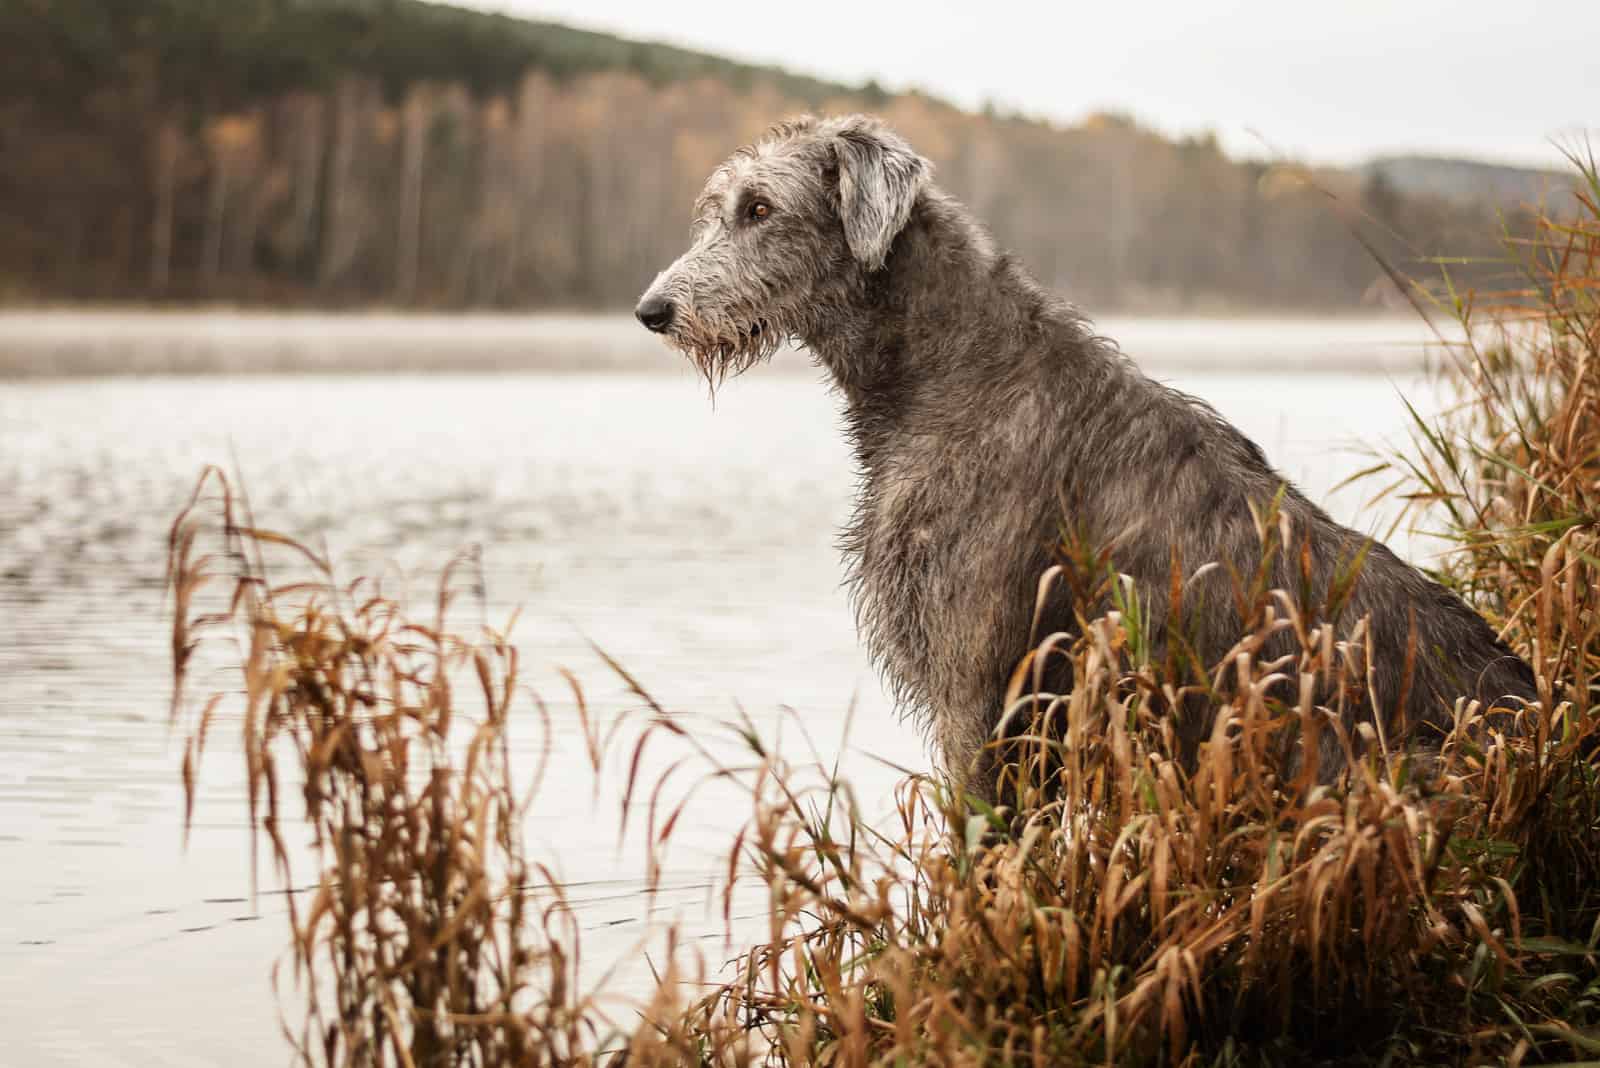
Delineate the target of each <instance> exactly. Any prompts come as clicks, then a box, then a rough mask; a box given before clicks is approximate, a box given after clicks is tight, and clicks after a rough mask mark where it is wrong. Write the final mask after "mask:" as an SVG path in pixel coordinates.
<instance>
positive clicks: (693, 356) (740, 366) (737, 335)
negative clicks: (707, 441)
mask: <svg viewBox="0 0 1600 1068" xmlns="http://www.w3.org/2000/svg"><path fill="white" fill-rule="evenodd" d="M785 336H786V331H785V330H784V328H783V326H782V324H781V322H780V320H779V318H778V317H777V316H776V315H754V314H752V315H749V316H743V317H736V316H732V315H708V314H706V313H704V312H701V311H699V310H697V309H696V310H689V311H687V312H686V313H685V314H683V315H680V316H679V317H678V319H677V321H676V322H675V323H674V324H673V326H672V329H671V330H670V331H669V332H668V340H670V341H671V343H672V344H673V346H674V347H676V348H677V349H678V350H679V351H681V352H682V353H683V354H684V355H686V356H688V357H689V362H691V363H692V364H694V367H695V370H696V371H699V372H700V376H701V377H702V378H704V379H705V380H706V386H707V388H709V389H710V390H711V391H712V392H713V393H715V392H716V390H717V387H719V386H721V385H722V383H723V382H724V381H726V380H727V379H729V378H733V377H737V376H738V375H741V374H743V373H744V372H746V371H748V370H749V369H750V368H752V367H754V366H755V365H756V364H758V363H762V362H764V361H766V360H769V359H771V358H772V355H773V353H775V352H777V351H778V347H779V346H780V345H782V344H783V340H784V338H785Z"/></svg>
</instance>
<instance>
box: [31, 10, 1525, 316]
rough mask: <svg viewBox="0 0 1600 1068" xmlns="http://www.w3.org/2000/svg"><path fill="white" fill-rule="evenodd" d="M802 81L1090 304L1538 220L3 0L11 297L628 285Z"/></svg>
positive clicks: (520, 43) (767, 98) (597, 51)
mask: <svg viewBox="0 0 1600 1068" xmlns="http://www.w3.org/2000/svg"><path fill="white" fill-rule="evenodd" d="M808 110H809V111H820V112H838V111H846V110H852V111H853V110H871V111H875V112H877V113H879V114H881V115H883V116H884V117H885V118H886V119H887V120H888V121H889V122H890V123H892V124H893V125H894V126H896V127H897V128H898V129H899V130H900V131H901V132H902V133H903V134H905V135H906V136H907V137H908V138H909V139H910V140H911V141H912V143H913V144H915V145H916V146H917V147H918V148H919V150H921V151H922V152H923V153H924V154H926V155H927V156H929V157H930V158H931V159H932V160H933V161H934V163H935V165H936V168H937V176H938V179H939V180H940V181H941V183H942V184H943V185H944V186H945V187H946V188H948V189H950V190H951V191H952V192H953V193H955V194H956V195H957V196H959V197H961V198H962V199H963V200H964V201H965V202H966V203H967V204H968V205H969V206H971V207H972V208H973V209H974V210H975V211H976V212H977V213H978V215H979V216H980V217H982V218H983V219H985V220H986V221H987V222H988V223H989V225H990V226H991V227H992V229H993V230H994V232H995V235H996V237H997V238H998V240H999V241H1000V242H1001V244H1003V245H1005V246H1007V247H1009V248H1010V249H1012V250H1013V251H1014V252H1016V253H1017V254H1018V255H1020V256H1021V257H1022V258H1023V259H1024V261H1026V262H1027V263H1028V264H1029V265H1030V266H1031V268H1032V269H1033V270H1034V272H1035V273H1036V274H1037V275H1038V276H1039V277H1040V279H1041V280H1042V281H1043V282H1045V283H1046V284H1047V285H1049V286H1051V287H1053V288H1055V289H1057V290H1059V291H1061V292H1063V293H1065V294H1067V295H1068V296H1070V297H1071V298H1072V299H1074V300H1076V301H1078V302H1080V303H1083V304H1085V305H1086V306H1089V307H1091V308H1097V309H1111V310H1135V311H1190V312H1196V311H1199V312H1204V311H1218V312H1222V311H1239V310H1252V309H1266V310H1272V309H1294V310H1324V311H1331V310H1341V309H1357V308H1360V307H1362V306H1371V305H1374V304H1383V303H1386V302H1392V301H1393V300H1394V299H1395V297H1396V295H1395V294H1394V293H1393V291H1392V288H1391V287H1389V286H1388V285H1387V284H1386V282H1385V281H1384V275H1383V272H1382V270H1381V269H1380V268H1379V266H1378V264H1377V262H1376V260H1375V259H1374V257H1373V255H1372V252H1373V251H1374V250H1375V251H1378V252H1379V253H1381V254H1382V255H1384V256H1385V257H1388V258H1389V259H1391V260H1392V261H1394V262H1396V263H1398V264H1400V265H1401V266H1403V267H1404V268H1405V269H1406V270H1408V271H1410V272H1413V273H1415V272H1418V271H1419V270H1424V269H1425V266H1426V259H1427V257H1430V256H1433V255H1435V254H1438V253H1440V252H1442V251H1444V250H1449V252H1450V253H1451V254H1452V255H1453V256H1455V257H1462V258H1464V259H1465V260H1468V261H1470V260H1471V259H1472V258H1473V257H1474V255H1475V254H1476V253H1478V252H1480V251H1481V252H1483V253H1484V254H1489V253H1491V252H1493V251H1494V250H1495V249H1496V248H1497V247H1498V246H1497V245H1496V238H1497V235H1498V234H1499V233H1500V232H1501V229H1502V226H1504V227H1506V228H1509V229H1510V230H1511V231H1512V232H1516V231H1518V230H1519V228H1523V227H1526V226H1527V225H1528V220H1527V219H1526V218H1524V217H1523V216H1522V215H1521V214H1520V213H1519V212H1517V211H1512V212H1511V214H1509V215H1508V216H1507V217H1505V218H1504V219H1500V218H1498V217H1497V214H1498V213H1499V212H1500V211H1501V210H1503V209H1501V208H1497V207H1496V206H1495V205H1491V204H1487V203H1481V202H1463V201H1462V200H1460V199H1459V198H1457V199H1447V198H1445V197H1440V196H1432V195H1428V194H1427V193H1416V192H1402V191H1401V190H1400V189H1398V188H1397V187H1396V186H1395V185H1392V184H1390V183H1389V182H1387V181H1386V180H1385V179H1384V177H1383V176H1382V175H1381V174H1376V173H1367V174H1365V175H1363V174H1362V173H1359V172H1355V171H1341V170H1333V169H1318V170H1308V169H1307V168H1304V167H1301V166H1299V165H1297V164H1295V163H1294V162H1292V161H1273V162H1263V161H1257V160H1234V159H1230V158H1229V157H1228V156H1227V155H1225V154H1224V153H1223V152H1222V151H1221V150H1220V149H1219V147H1218V145H1217V143H1216V141H1215V140H1214V139H1213V138H1211V137H1196V138H1189V139H1183V140H1173V139H1169V138H1167V137H1164V136H1162V135H1160V134H1159V133H1157V132H1154V131H1152V130H1150V129H1147V128H1145V127H1143V126H1141V125H1140V124H1139V123H1138V122H1137V121H1135V120H1133V119H1131V118H1129V117H1126V116H1121V115H1114V114H1099V115H1094V116H1092V117H1090V118H1088V119H1086V120H1084V121H1083V122H1081V123H1079V124H1076V125H1073V126H1063V125H1059V124H1052V123H1047V122H1042V121H1037V120H1033V119H1029V118H1026V117H1023V116H1017V115H1009V114H1000V113H997V112H995V111H994V110H993V109H985V110H984V111H983V112H981V113H973V112H969V111H964V110H962V109H959V108H956V107H954V106H952V105H950V104H948V103H946V102H943V101H940V100H938V99H935V98H932V97H930V96H927V95H925V94H921V93H917V92H905V93H887V92H885V91H883V90H882V89H880V88H879V87H877V86H876V85H874V84H870V83H869V84H867V85H865V86H855V87H851V86H844V85H838V84H834V83H830V82H826V81H822V80H818V79H814V78H808V77H805V76H802V75H798V74H794V73H790V72H787V71H783V70H778V69H774V68H768V67H757V66H751V65H746V64H740V63H736V62H732V61H729V60H725V59H721V58H718V57H715V56H710V55H705V54H701V53H696V52H692V51H688V50H684V49H680V48H674V47H670V46H665V45H658V44H646V43H638V42H631V41H627V40H623V39H621V38H617V37H613V36H609V35H605V34H599V33H590V32H586V31H581V30H577V29H572V28H568V27H564V26H560V25H557V24H553V23H546V22H535V21H528V20H521V19H513V18H509V17H505V16H499V15H490V14H483V13H479V12H473V11H467V10H464V9H458V8H451V7H447V6H443V5H435V4H428V3H422V2H419V0H142V2H140V3H138V4H129V3H126V2H123V0H7V2H6V3H5V4H3V5H0V302H4V303H10V304H21V303H40V302H63V301H80V300H91V301H158V302H180V303H187V302H198V301H220V302H229V303H236V304H249V305H265V306H323V307H340V306H361V305H369V304H382V305H388V306H397V307H428V308H465V307H492V308H578V309H581V308H606V307H618V306H624V305H627V304H630V303H631V301H632V300H633V298H634V297H635V296H636V294H637V293H638V292H639V291H640V289H641V288H642V287H643V285H644V284H645V283H647V282H648V280H649V279H650V277H651V276H652V275H653V274H654V272H655V271H656V270H657V269H658V268H659V267H660V266H661V265H662V264H664V263H666V262H668V261H670V260H671V259H672V257H674V256H675V255H676V254H677V253H678V252H679V251H680V250H681V245H682V243H683V242H684V240H685V237H686V234H687V227H688V216H689V206H690V203H691V201H692V199H693V196H694V193H695V192H696V191H697V190H698V189H699V187H700V185H701V183H702V181H703V180H704V178H705V175H706V174H707V173H708V172H709V171H710V169H711V168H712V167H713V166H714V165H715V164H716V163H717V162H718V161H720V160H721V159H722V158H723V157H724V156H726V155H727V154H728V152H729V151H730V149H731V148H732V147H734V146H736V145H737V144H739V143H741V142H743V141H745V140H748V139H749V138H751V137H752V136H754V135H756V134H758V133H759V132H760V131H761V130H762V129H763V128H765V127H766V126H767V125H769V124H770V123H771V122H773V121H775V120H777V119H780V118H783V117H785V116H789V115H791V114H794V113H796V112H801V111H808ZM1457 269H1459V270H1462V271H1466V272H1467V273H1469V274H1470V273H1471V272H1472V271H1473V270H1474V269H1475V268H1474V267H1473V266H1472V265H1471V263H1470V262H1469V263H1465V264H1463V265H1461V266H1460V267H1459V268H1457ZM1478 269H1480V270H1482V268H1478Z"/></svg>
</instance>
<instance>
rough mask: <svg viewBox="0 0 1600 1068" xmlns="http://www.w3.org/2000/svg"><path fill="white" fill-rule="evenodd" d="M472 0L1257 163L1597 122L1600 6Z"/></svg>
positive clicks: (1390, 1) (1529, 140)
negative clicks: (1173, 138) (1115, 121)
mask: <svg viewBox="0 0 1600 1068" xmlns="http://www.w3.org/2000/svg"><path fill="white" fill-rule="evenodd" d="M470 2H471V4H472V6H475V7H480V8H485V9H488V10H496V11H504V12H507V13H510V14H523V15H529V16H535V17H541V18H550V19H556V20H558V21H562V22H566V23H569V24H571V25H575V26H582V27H586V28H590V29H598V30H606V31H610V32H613V33H618V34H623V35H626V36H629V37H637V38H645V39H650V40H660V41H670V42H672V43H674V44H680V45H684V46H686V47H691V48H697V49H701V50H705V51H710V52H716V53H719V54H722V55H727V56H732V57H737V58H740V59H746V60H751V61H755V62H761V63H778V64H782V65H783V66H786V67H789V68H790V69H792V70H796V71H803V72H807V73H813V74H818V75H822V76H824V77H828V78H834V79H839V80H841V81H845V82H850V83H859V82H863V81H865V80H867V79H868V78H876V79H877V80H878V81H879V82H880V83H882V84H883V85H885V86H887V87H889V88H896V89H898V88H907V87H911V86H920V87H922V88H924V89H927V90H929V91H931V92H933V93H935V94H937V95H939V96H942V97H945V98H947V99H950V100H953V101H954V102H956V103H958V104H961V105H964V106H968V107H975V106H977V105H979V104H980V103H982V102H983V101H984V100H986V99H990V100H994V101H995V102H996V103H998V104H1001V105H1003V106H1006V107H1013V108H1018V109H1020V110H1022V111H1024V112H1026V113H1028V114H1030V115H1036V116H1041V117H1046V118H1052V119H1057V120H1063V121H1068V122H1071V121H1074V120H1076V119H1079V118H1081V117H1082V116H1084V115H1085V114H1087V113H1089V112H1091V111H1095V110H1104V109H1116V110H1122V111H1127V112H1131V113H1132V114H1133V115H1135V116H1136V117H1138V118H1139V119H1141V120H1142V121H1144V122H1146V123H1148V124H1150V125H1153V126H1155V127H1156V128H1158V129H1161V130H1163V131H1165V132H1167V133H1172V134H1177V133H1190V132H1195V131H1201V130H1206V129H1214V130H1215V131H1216V132H1217V134H1218V136H1219V137H1220V138H1221V139H1222V142H1223V144H1224V145H1225V146H1226V147H1227V148H1228V149H1229V150H1230V151H1232V152H1234V153H1244V154H1249V155H1264V154H1272V153H1274V152H1276V151H1283V152H1287V153H1289V154H1292V155H1296V156H1300V157H1304V158H1308V159H1311V160H1314V161H1318V162H1333V163H1349V162H1355V161H1359V160H1361V159H1364V158H1366V157H1368V156H1371V155H1374V154H1377V153H1384V152H1398V151H1406V152H1411V151H1420V152H1430V153H1444V154H1451V155H1471V156H1478V157H1484V158H1490V159H1499V160H1507V161H1512V162H1551V161H1553V160H1555V159H1557V158H1558V157H1557V156H1556V154H1555V151H1554V149H1552V148H1551V147H1550V146H1549V143H1548V142H1549V139H1550V138H1551V137H1552V136H1562V135H1570V134H1571V133H1572V132H1573V131H1575V130H1580V129H1583V128H1590V129H1597V128H1600V0H1501V2H1492V3H1491V2H1484V0H1323V2H1321V3H1315V4H1313V3H1307V2H1303V0H1276V2H1273V0H1193V2H1187V3H1185V2H1182V0H1169V2H1159V3H1156V2H1143V0H1097V2H1094V3H1077V2H1073V0H1054V2H1050V0H1039V2H1036V3H1031V4H1029V3H1016V2H1003V0H977V2H973V0H968V2H963V3H944V2H938V0H933V2H925V3H916V4H912V3H876V2H873V0H808V2H806V3H795V4H785V3H773V2H769V3H765V4H762V3H759V2H758V3H752V2H751V0H703V2H696V3H673V2H671V0H470ZM1268 145H1270V146H1271V147H1270V148H1268V147H1266V146H1268Z"/></svg>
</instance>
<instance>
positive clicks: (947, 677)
mask: <svg viewBox="0 0 1600 1068" xmlns="http://www.w3.org/2000/svg"><path fill="white" fill-rule="evenodd" d="M992 459H993V458H992V457H986V456H985V455H984V452H983V450H972V449H970V448H969V449H966V450H952V449H941V448H935V447H930V444H929V443H928V442H927V441H926V440H922V441H916V440H912V441H909V442H907V443H906V445H905V447H903V448H902V449H900V450H895V451H889V452H887V453H886V454H884V455H882V456H880V458H879V459H878V462H877V463H875V464H873V465H871V466H868V467H867V468H866V470H865V471H864V476H865V477H864V480H863V486H862V496H861V500H860V502H859V507H858V510H857V513H856V517H855V522H854V525H853V527H852V528H851V529H850V530H849V531H848V532H847V536H846V539H845V545H846V547H847V549H848V550H850V551H851V553H852V554H853V556H854V559H853V560H852V569H853V577H854V579H855V590H856V596H857V599H858V601H857V614H858V618H859V621H860V624H861V631H862V637H863V639H864V641H865V642H866V644H867V647H868V649H869V651H870V652H871V653H872V654H873V656H874V659H875V660H877V661H878V663H879V664H880V665H881V666H882V667H883V669H884V670H885V672H886V673H887V674H888V675H889V678H890V681H891V682H892V683H893V684H894V685H895V687H896V689H898V690H899V691H900V692H901V693H902V695H903V696H905V697H907V698H909V699H910V700H911V701H912V702H913V703H915V704H917V705H921V706H924V707H931V708H933V709H938V708H939V707H941V706H945V705H948V704H958V703H965V702H967V701H970V700H971V699H973V694H974V693H975V692H977V690H979V689H980V688H981V687H982V686H984V685H986V684H987V683H988V675H989V674H990V673H992V668H993V665H992V664H990V663H988V661H989V659H991V658H992V656H993V655H994V653H995V647H996V641H997V639H999V638H1002V637H1003V636H1005V632H1006V631H1007V625H1006V624H1007V620H1008V617H1011V616H1019V615H1020V614H1021V613H1020V612H1019V611H1017V610H1015V608H1016V606H1015V605H1012V604H1011V602H1013V601H1019V600H1020V599H1021V593H1020V592H1019V591H1018V590H1017V589H1015V588H1014V587H1015V586H1016V575H1017V574H1018V573H1019V571H1020V560H1019V556H1020V555H1022V554H1026V552H1027V550H1026V539H1025V538H1024V537H1023V535H1022V531H1021V530H1020V529H1019V520H1018V513H1017V510H1016V503H1017V502H1014V501H1010V500H1007V499H1005V498H1006V497H1007V494H1006V493H1005V491H1004V488H1003V487H1000V486H996V485H995V484H994V480H993V478H992V477H990V476H991V475H992V473H993V472H992V470H991V468H992V467H993V464H992V462H986V460H987V461H992ZM1008 609H1010V610H1008ZM1013 629H1014V628H1013Z"/></svg>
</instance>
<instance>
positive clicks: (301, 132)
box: [289, 98, 327, 266]
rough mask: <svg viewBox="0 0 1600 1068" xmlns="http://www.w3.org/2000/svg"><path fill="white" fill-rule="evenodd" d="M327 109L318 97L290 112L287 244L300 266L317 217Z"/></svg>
mask: <svg viewBox="0 0 1600 1068" xmlns="http://www.w3.org/2000/svg"><path fill="white" fill-rule="evenodd" d="M326 122H327V107H326V105H325V103H324V102H323V101H322V100H321V99H320V98H312V99H307V100H300V101H298V102H297V106H296V107H295V110H294V123H295V132H294V137H295V148H294V154H295V160H294V193H293V197H294V201H293V205H292V206H291V208H290V216H289V217H290V220H291V222H290V230H289V234H290V237H289V241H290V248H291V249H292V255H293V256H294V257H295V259H296V260H297V261H299V262H300V264H301V265H302V266H304V265H305V260H304V259H303V257H305V255H306V251H307V249H309V248H310V246H311V233H312V227H313V226H314V225H315V224H316V215H317V197H318V188H317V179H318V177H319V175H320V174H321V171H322V144H323V135H322V129H323V126H324V125H325V124H326Z"/></svg>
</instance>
